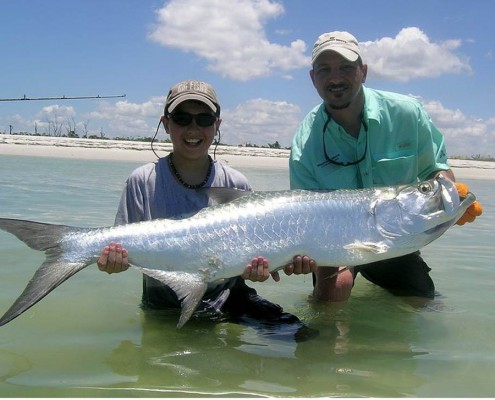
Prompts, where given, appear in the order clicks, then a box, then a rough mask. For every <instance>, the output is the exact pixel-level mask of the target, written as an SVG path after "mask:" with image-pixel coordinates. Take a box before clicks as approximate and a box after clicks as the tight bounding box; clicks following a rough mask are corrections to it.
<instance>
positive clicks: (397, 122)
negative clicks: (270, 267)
mask: <svg viewBox="0 0 495 400" xmlns="http://www.w3.org/2000/svg"><path fill="white" fill-rule="evenodd" d="M312 66H313V68H312V70H311V71H310V76H311V80H312V82H313V85H314V87H315V88H316V90H317V92H318V94H319V95H320V97H321V98H322V99H323V103H322V104H320V105H319V106H317V107H315V108H314V109H313V110H311V111H310V112H309V114H308V115H307V116H306V117H305V118H304V120H303V121H302V123H301V124H300V126H299V128H298V130H297V131H296V134H295V136H294V138H293V142H292V149H291V156H290V161H289V167H290V184H291V188H292V189H313V190H316V189H358V188H367V187H373V186H383V185H397V184H409V183H413V182H417V181H420V180H425V179H430V178H433V177H435V176H437V175H438V174H443V175H444V176H445V177H447V178H449V179H451V180H454V174H453V173H452V171H451V170H450V168H449V165H448V164H447V152H446V150H445V145H444V138H443V135H442V134H441V133H440V131H439V130H438V129H437V128H436V127H435V125H434V124H433V123H432V122H431V120H430V118H429V116H428V115H427V113H426V112H425V110H424V109H423V107H422V105H421V104H420V103H419V102H418V101H417V100H415V99H413V98H411V97H408V96H404V95H400V94H396V93H391V92H384V91H378V90H373V89H369V88H366V87H364V83H365V81H366V76H367V72H368V66H367V65H366V64H364V63H363V60H362V57H361V51H360V48H359V45H358V42H357V40H356V38H355V37H354V36H353V35H351V34H350V33H348V32H329V33H325V34H322V35H321V36H320V37H319V38H318V40H317V41H316V43H315V45H314V47H313V52H312ZM340 268H341V269H342V272H341V273H340V274H339V275H337V276H334V277H332V275H334V274H335V272H337V271H338V269H339V267H332V268H330V267H325V268H312V270H313V271H314V274H313V283H314V290H313V295H314V297H315V298H316V299H319V300H328V301H344V300H347V299H348V297H349V296H350V293H351V289H352V287H353V285H354V279H355V277H356V274H357V273H358V272H360V273H361V274H362V275H363V276H364V277H365V278H366V279H368V280H369V281H371V282H373V283H375V284H377V285H379V286H381V287H383V288H385V289H387V290H389V291H390V292H392V293H394V294H396V295H405V296H411V295H413V296H421V297H426V298H432V297H434V295H435V286H434V284H433V281H432V279H431V278H430V276H429V271H430V268H429V267H428V266H427V265H426V263H425V262H424V261H423V259H422V258H421V256H420V254H419V252H416V253H413V254H409V255H406V256H403V257H398V258H396V259H392V260H385V261H381V262H377V263H374V264H370V265H366V266H359V267H356V268H354V269H353V270H345V268H344V267H340ZM306 271H307V269H306ZM294 273H296V274H297V273H301V271H297V270H294Z"/></svg>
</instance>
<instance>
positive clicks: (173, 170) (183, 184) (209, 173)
mask: <svg viewBox="0 0 495 400" xmlns="http://www.w3.org/2000/svg"><path fill="white" fill-rule="evenodd" d="M173 154H174V153H170V155H169V156H168V165H169V167H170V171H172V173H173V174H174V176H175V178H176V179H177V180H178V181H179V183H180V184H181V185H182V186H184V187H186V188H188V189H199V188H202V187H203V186H204V185H206V182H208V179H210V175H211V171H212V169H213V160H212V159H211V156H210V155H208V160H209V165H208V172H207V173H206V177H205V179H204V180H203V182H201V183H199V184H197V185H190V184H189V183H187V182H185V181H184V179H182V176H180V174H179V171H177V168H175V165H174V162H173V160H172V156H173Z"/></svg>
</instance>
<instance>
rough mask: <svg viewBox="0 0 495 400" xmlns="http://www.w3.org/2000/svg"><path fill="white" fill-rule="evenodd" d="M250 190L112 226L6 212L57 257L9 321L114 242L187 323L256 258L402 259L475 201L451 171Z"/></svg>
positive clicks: (29, 240) (275, 266)
mask: <svg viewBox="0 0 495 400" xmlns="http://www.w3.org/2000/svg"><path fill="white" fill-rule="evenodd" d="M248 193H249V194H246V195H243V194H242V193H239V192H238V191H232V190H228V189H211V190H210V193H209V195H210V196H212V197H217V198H220V199H222V200H221V202H222V204H219V205H216V206H212V207H208V208H205V209H203V210H201V211H200V212H198V213H197V214H195V215H193V216H190V217H188V218H184V219H178V220H175V219H174V220H153V221H146V222H141V223H135V224H128V225H121V226H115V227H108V228H95V229H91V228H75V227H68V226H61V225H51V224H41V223H37V222H32V221H22V220H11V219H0V228H1V229H4V230H6V231H8V232H10V233H12V234H14V235H16V236H17V237H18V238H19V239H21V240H23V241H24V242H25V243H26V244H27V245H28V246H30V247H31V248H33V249H36V250H42V251H45V253H46V257H47V258H46V260H45V262H44V263H43V264H42V265H41V267H40V268H39V269H38V271H37V272H36V273H35V275H34V276H33V278H32V279H31V281H30V282H29V284H28V285H27V287H26V289H25V290H24V292H23V293H22V294H21V296H19V298H18V299H17V300H16V302H15V303H14V304H13V305H12V307H11V308H10V309H9V310H8V311H7V312H6V313H5V315H4V316H3V317H2V318H1V319H0V325H3V324H5V323H7V322H9V321H11V320H12V319H14V318H15V317H17V316H18V315H20V314H21V313H22V312H24V311H25V310H27V309H28V308H29V307H31V306H32V305H34V304H35V303H36V302H38V301H39V300H41V299H42V298H43V297H44V296H46V295H47V294H48V293H49V292H50V291H51V290H53V289H54V288H55V287H57V286H58V285H59V284H61V283H62V282H64V281H65V280H67V279H68V278H69V277H70V276H72V275H73V274H75V273H76V272H78V271H80V270H81V269H83V268H85V267H86V266H88V265H90V264H93V263H95V262H96V261H97V259H98V257H99V254H100V252H101V250H102V249H103V247H104V246H106V245H107V244H108V243H110V242H112V241H113V242H119V243H122V245H123V247H125V248H126V249H127V250H128V252H129V262H130V264H131V265H132V266H134V267H135V268H138V269H139V270H140V271H142V272H143V273H144V274H147V275H149V276H151V277H153V278H155V279H158V280H160V281H162V282H163V283H165V284H166V285H168V286H169V287H171V288H172V289H173V290H174V291H175V292H176V293H177V295H178V298H179V299H181V301H182V313H181V317H180V320H179V323H178V327H181V326H182V325H184V323H186V322H187V320H188V319H189V318H190V316H191V315H192V313H193V312H194V310H195V309H196V307H197V305H198V303H199V302H200V300H201V298H202V296H203V294H204V293H205V291H206V288H207V285H208V284H209V283H214V282H216V281H219V280H221V279H224V278H230V277H234V276H238V275H240V274H242V272H243V270H244V268H245V266H246V265H247V264H248V263H249V262H250V260H251V259H252V258H253V257H254V256H257V255H262V256H264V257H265V258H267V259H268V260H269V261H270V267H271V270H272V271H275V270H279V269H281V268H283V267H284V266H285V265H287V264H288V263H289V262H291V260H292V258H293V256H294V255H297V254H307V255H309V256H311V257H312V258H313V259H315V260H316V262H317V264H318V265H319V266H340V265H345V266H348V267H353V266H356V265H362V264H367V263H371V262H374V261H379V260H383V259H387V258H393V257H398V256H401V255H405V254H409V253H411V252H414V251H416V250H419V249H420V248H422V247H424V246H425V245H427V244H428V243H430V242H431V241H433V240H435V239H437V238H438V237H440V236H441V235H442V234H443V233H444V232H445V231H446V230H447V229H448V228H449V227H451V226H452V225H453V224H454V223H455V222H456V221H457V220H458V219H459V218H460V216H461V215H462V214H463V213H464V212H465V210H466V209H467V207H469V205H471V204H472V203H473V202H474V200H475V196H474V195H473V194H472V193H468V195H467V196H466V197H465V198H463V199H461V198H459V195H458V193H457V190H456V188H455V185H454V184H453V183H452V182H451V181H449V180H447V179H444V178H437V179H435V180H430V181H425V182H421V183H419V184H417V185H410V186H392V187H380V188H372V189H363V190H337V191H304V190H288V191H281V192H253V193H251V192H248ZM241 194H242V195H241ZM225 198H228V199H229V200H230V198H234V199H233V200H231V201H227V202H223V201H224V199H225Z"/></svg>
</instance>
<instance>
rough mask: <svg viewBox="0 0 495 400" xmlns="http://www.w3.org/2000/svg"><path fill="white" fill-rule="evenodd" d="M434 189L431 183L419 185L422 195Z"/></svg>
mask: <svg viewBox="0 0 495 400" xmlns="http://www.w3.org/2000/svg"><path fill="white" fill-rule="evenodd" d="M432 189H433V186H432V185H431V183H430V182H421V183H420V184H419V185H418V190H419V192H420V193H423V194H426V193H428V192H431V190H432Z"/></svg>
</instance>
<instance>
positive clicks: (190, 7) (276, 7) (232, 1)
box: [148, 0, 309, 81]
mask: <svg viewBox="0 0 495 400" xmlns="http://www.w3.org/2000/svg"><path fill="white" fill-rule="evenodd" d="M283 12H284V8H283V6H282V5H281V4H279V3H277V2H274V1H270V0H229V1H228V2H226V1H224V0H172V1H170V2H169V3H167V4H166V5H164V6H163V7H162V8H161V9H159V10H158V11H157V13H156V14H157V19H158V22H157V23H156V24H155V25H154V27H153V29H152V31H151V33H150V34H149V35H148V38H149V39H151V40H153V41H155V42H157V43H159V44H161V45H163V46H166V47H173V48H178V49H180V50H182V51H185V52H192V53H194V54H196V55H197V56H199V57H200V58H203V59H205V60H206V61H207V62H208V69H210V70H212V71H215V72H217V73H219V74H220V75H222V76H223V77H227V78H230V79H234V80H241V81H246V80H249V79H253V78H258V77H263V76H268V75H271V74H273V73H275V72H282V74H281V76H282V77H286V76H287V72H288V71H291V70H294V69H299V68H301V67H307V66H308V65H309V58H308V57H306V56H305V55H304V53H305V52H306V44H305V43H304V42H303V41H302V40H295V41H293V42H292V43H290V46H284V45H280V44H276V43H270V42H269V41H268V39H267V37H266V34H265V28H264V25H265V24H266V22H267V21H268V20H269V19H273V18H276V17H278V16H279V15H281V14H282V13H283Z"/></svg>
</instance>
